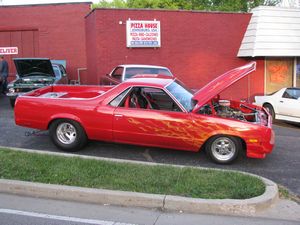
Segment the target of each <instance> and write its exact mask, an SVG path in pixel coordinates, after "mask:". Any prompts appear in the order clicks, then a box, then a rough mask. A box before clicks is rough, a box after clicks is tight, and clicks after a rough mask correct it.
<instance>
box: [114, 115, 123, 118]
mask: <svg viewBox="0 0 300 225" xmlns="http://www.w3.org/2000/svg"><path fill="white" fill-rule="evenodd" d="M115 117H118V118H121V117H123V115H122V114H115Z"/></svg>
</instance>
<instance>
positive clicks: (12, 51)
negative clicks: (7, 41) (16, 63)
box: [0, 47, 18, 55]
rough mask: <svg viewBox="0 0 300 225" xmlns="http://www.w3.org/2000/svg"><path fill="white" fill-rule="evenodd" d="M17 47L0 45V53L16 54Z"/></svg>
mask: <svg viewBox="0 0 300 225" xmlns="http://www.w3.org/2000/svg"><path fill="white" fill-rule="evenodd" d="M17 54H18V47H0V55H17Z"/></svg>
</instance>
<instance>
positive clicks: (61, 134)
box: [56, 122, 77, 145]
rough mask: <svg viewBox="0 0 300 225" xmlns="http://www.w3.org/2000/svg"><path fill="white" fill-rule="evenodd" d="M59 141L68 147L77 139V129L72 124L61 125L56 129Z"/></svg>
mask: <svg viewBox="0 0 300 225" xmlns="http://www.w3.org/2000/svg"><path fill="white" fill-rule="evenodd" d="M56 136H57V139H58V140H59V141H60V142H61V143H63V144H66V145H69V144H72V143H73V142H74V141H75V140H76V137H77V131H76V128H75V127H74V126H73V125H72V124H71V123H66V122H65V123H61V124H59V125H58V126H57V129H56Z"/></svg>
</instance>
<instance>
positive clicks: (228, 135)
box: [201, 134, 247, 152]
mask: <svg viewBox="0 0 300 225" xmlns="http://www.w3.org/2000/svg"><path fill="white" fill-rule="evenodd" d="M218 136H227V137H233V138H237V139H238V140H239V141H240V142H241V144H242V147H243V152H246V150H247V145H246V142H245V140H244V139H243V138H241V137H239V136H235V135H230V134H216V135H213V136H211V137H209V138H208V139H207V140H206V141H205V142H204V144H203V145H202V146H201V149H202V148H204V149H205V145H206V143H207V142H208V141H209V140H210V139H212V138H214V137H218Z"/></svg>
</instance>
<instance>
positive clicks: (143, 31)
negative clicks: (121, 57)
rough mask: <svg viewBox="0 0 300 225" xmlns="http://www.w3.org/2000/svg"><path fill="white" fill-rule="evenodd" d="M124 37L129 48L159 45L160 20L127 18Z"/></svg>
mask: <svg viewBox="0 0 300 225" xmlns="http://www.w3.org/2000/svg"><path fill="white" fill-rule="evenodd" d="M126 38H127V47H129V48H156V47H160V21H156V20H154V21H149V20H127V21H126Z"/></svg>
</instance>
